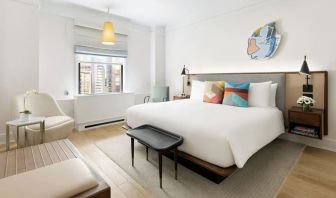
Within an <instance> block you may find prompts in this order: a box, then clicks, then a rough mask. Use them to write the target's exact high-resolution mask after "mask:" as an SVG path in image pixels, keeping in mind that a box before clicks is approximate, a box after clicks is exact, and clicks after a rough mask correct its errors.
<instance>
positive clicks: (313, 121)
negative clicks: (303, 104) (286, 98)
mask: <svg viewBox="0 0 336 198" xmlns="http://www.w3.org/2000/svg"><path fill="white" fill-rule="evenodd" d="M289 119H290V122H295V123H299V124H309V125H312V126H316V127H320V126H321V116H320V115H317V114H310V113H301V112H290V114H289Z"/></svg>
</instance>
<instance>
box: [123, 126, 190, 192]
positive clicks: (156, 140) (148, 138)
mask: <svg viewBox="0 0 336 198" xmlns="http://www.w3.org/2000/svg"><path fill="white" fill-rule="evenodd" d="M127 135H128V136H130V137H131V149H132V166H134V139H136V140H138V142H139V143H140V144H143V145H145V146H146V159H147V160H148V147H149V148H152V149H154V150H156V151H157V152H158V156H159V176H160V188H162V153H164V152H167V151H170V150H174V161H175V179H177V152H178V151H177V147H178V146H180V145H181V144H182V143H183V137H182V136H179V135H176V134H173V133H171V132H168V131H165V130H162V129H159V128H156V127H153V126H150V125H144V126H141V127H138V128H135V129H130V130H128V132H127Z"/></svg>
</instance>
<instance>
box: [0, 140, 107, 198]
mask: <svg viewBox="0 0 336 198" xmlns="http://www.w3.org/2000/svg"><path fill="white" fill-rule="evenodd" d="M46 192H47V194H46ZM5 193H6V194H5ZM12 193H13V194H12ZM34 193H38V195H35V194H34ZM110 193H111V192H110V187H109V186H108V184H107V183H106V182H105V181H104V179H103V178H102V177H100V176H99V175H98V174H97V173H96V172H95V171H94V170H93V169H92V168H91V167H90V166H89V165H88V164H87V163H86V162H85V159H84V158H83V157H82V155H81V154H80V153H79V151H78V150H77V149H76V148H75V146H74V145H73V144H72V143H71V142H70V141H69V140H68V139H63V140H58V141H54V142H49V143H44V144H39V145H34V146H29V147H25V148H20V149H15V150H10V151H8V152H2V153H0V197H27V198H28V197H68V195H69V196H72V197H77V198H84V197H99V198H109V197H110Z"/></svg>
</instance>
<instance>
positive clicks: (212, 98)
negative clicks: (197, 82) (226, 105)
mask: <svg viewBox="0 0 336 198" xmlns="http://www.w3.org/2000/svg"><path fill="white" fill-rule="evenodd" d="M223 94H224V81H205V84H204V96H203V102H209V103H215V104H221V103H222V101H223Z"/></svg>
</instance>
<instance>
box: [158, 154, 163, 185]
mask: <svg viewBox="0 0 336 198" xmlns="http://www.w3.org/2000/svg"><path fill="white" fill-rule="evenodd" d="M158 153H159V175H160V188H162V153H161V152H158Z"/></svg>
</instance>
